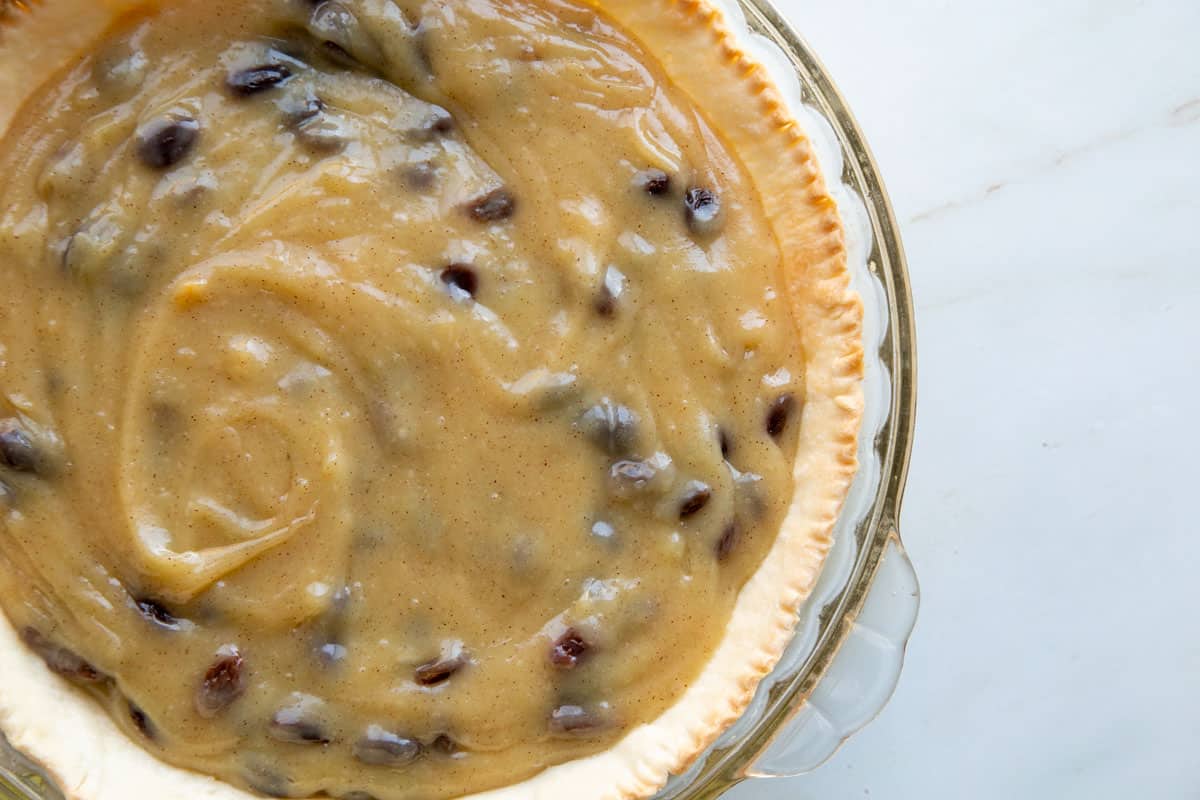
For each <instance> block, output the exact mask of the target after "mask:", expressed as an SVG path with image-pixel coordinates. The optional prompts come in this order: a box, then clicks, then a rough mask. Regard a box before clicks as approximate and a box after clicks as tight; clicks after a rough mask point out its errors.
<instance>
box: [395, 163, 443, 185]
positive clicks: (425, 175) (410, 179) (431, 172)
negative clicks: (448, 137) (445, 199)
mask: <svg viewBox="0 0 1200 800" xmlns="http://www.w3.org/2000/svg"><path fill="white" fill-rule="evenodd" d="M401 177H402V179H403V180H404V185H405V186H407V187H408V188H410V189H416V190H418V191H423V190H425V189H428V188H430V187H431V186H433V182H434V181H435V180H436V179H437V167H435V166H434V165H433V163H432V162H430V161H418V162H417V163H415V164H412V165H410V166H408V167H406V168H405V169H404V171H403V172H402V173H401Z"/></svg>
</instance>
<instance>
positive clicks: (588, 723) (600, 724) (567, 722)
mask: <svg viewBox="0 0 1200 800" xmlns="http://www.w3.org/2000/svg"><path fill="white" fill-rule="evenodd" d="M603 705H607V704H603ZM609 724H610V720H609V717H608V714H607V713H605V711H602V710H592V709H587V708H584V707H583V706H578V705H572V704H566V705H561V706H559V707H557V708H555V709H554V710H553V711H552V712H550V724H549V727H550V732H551V733H554V734H557V735H560V736H586V735H588V734H590V733H595V732H596V731H599V730H603V729H604V728H607V727H609Z"/></svg>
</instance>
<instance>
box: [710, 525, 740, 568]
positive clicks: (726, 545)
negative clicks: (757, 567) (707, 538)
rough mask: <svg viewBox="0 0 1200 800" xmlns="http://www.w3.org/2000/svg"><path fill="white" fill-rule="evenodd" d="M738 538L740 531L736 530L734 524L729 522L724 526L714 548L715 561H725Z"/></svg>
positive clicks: (736, 527) (736, 526)
mask: <svg viewBox="0 0 1200 800" xmlns="http://www.w3.org/2000/svg"><path fill="white" fill-rule="evenodd" d="M739 538H741V531H740V530H739V529H738V524H737V523H736V522H731V523H729V524H728V525H726V526H725V530H724V531H722V532H721V538H720V539H718V540H717V546H716V548H715V551H716V555H717V561H725V560H727V559H728V558H729V556H730V555H731V554H732V553H733V548H734V547H735V546H736V545H737V543H738V539H739Z"/></svg>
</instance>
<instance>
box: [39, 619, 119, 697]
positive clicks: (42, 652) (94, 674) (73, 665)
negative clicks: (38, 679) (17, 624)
mask: <svg viewBox="0 0 1200 800" xmlns="http://www.w3.org/2000/svg"><path fill="white" fill-rule="evenodd" d="M21 639H22V640H23V641H24V642H25V644H26V645H27V646H28V647H29V649H30V650H32V651H33V652H35V653H37V654H38V655H39V656H40V657H41V659H42V660H43V661H45V662H46V666H47V667H49V668H50V669H51V671H53V672H56V673H58V674H59V675H61V676H63V677H64V678H68V679H69V680H72V681H75V682H77V683H87V684H99V683H104V682H106V681H107V680H108V676H107V675H105V674H104V673H102V672H101V671H100V670H98V669H96V668H95V667H94V666H92V665H91V664H89V663H88V662H87V661H84V660H83V659H82V658H80V657H79V656H77V655H76V654H75V653H73V652H71V651H70V650H68V649H67V648H65V647H62V646H60V645H57V644H55V643H54V642H51V641H50V640H49V639H47V638H46V637H45V636H42V634H41V632H39V631H37V630H35V629H34V628H25V629H24V630H23V631H21Z"/></svg>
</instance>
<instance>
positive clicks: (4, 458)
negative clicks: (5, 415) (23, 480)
mask: <svg viewBox="0 0 1200 800" xmlns="http://www.w3.org/2000/svg"><path fill="white" fill-rule="evenodd" d="M39 461H40V459H39V458H38V451H37V447H36V446H35V445H34V444H33V440H32V439H30V438H29V434H28V433H26V432H25V431H24V430H22V429H21V427H20V426H19V425H18V424H17V421H16V420H14V419H7V420H2V421H0V464H2V465H3V466H5V467H8V468H9V469H11V470H13V471H14V472H37V471H38V467H39Z"/></svg>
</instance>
